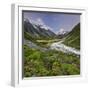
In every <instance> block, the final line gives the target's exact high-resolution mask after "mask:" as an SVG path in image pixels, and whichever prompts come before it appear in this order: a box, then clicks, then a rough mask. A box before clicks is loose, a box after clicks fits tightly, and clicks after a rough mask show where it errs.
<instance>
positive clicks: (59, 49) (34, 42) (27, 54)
mask: <svg viewBox="0 0 90 90" xmlns="http://www.w3.org/2000/svg"><path fill="white" fill-rule="evenodd" d="M23 30H24V77H41V76H62V75H79V74H80V23H78V24H77V25H75V26H74V27H73V28H72V30H71V31H68V32H66V31H64V30H63V29H62V30H61V31H60V32H58V33H57V34H56V33H54V32H53V31H52V30H51V28H49V27H48V26H44V25H41V24H39V23H38V24H36V23H33V22H32V21H30V20H28V19H24V21H23Z"/></svg>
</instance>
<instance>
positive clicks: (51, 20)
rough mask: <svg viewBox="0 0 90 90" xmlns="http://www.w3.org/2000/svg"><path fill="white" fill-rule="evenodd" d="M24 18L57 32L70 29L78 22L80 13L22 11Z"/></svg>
mask: <svg viewBox="0 0 90 90" xmlns="http://www.w3.org/2000/svg"><path fill="white" fill-rule="evenodd" d="M23 13H24V18H27V19H29V21H32V22H34V23H39V24H41V25H44V26H45V27H48V28H50V29H51V30H52V31H53V32H55V33H57V32H59V31H60V30H62V29H63V30H64V31H70V30H72V28H73V27H74V26H75V25H76V24H78V23H79V22H80V14H69V13H50V12H32V11H24V12H23Z"/></svg>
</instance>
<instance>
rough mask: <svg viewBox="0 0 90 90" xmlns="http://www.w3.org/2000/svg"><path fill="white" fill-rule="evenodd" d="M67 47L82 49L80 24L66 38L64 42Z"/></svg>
mask: <svg viewBox="0 0 90 90" xmlns="http://www.w3.org/2000/svg"><path fill="white" fill-rule="evenodd" d="M63 43H64V44H66V45H67V46H70V47H74V48H76V49H80V23H79V24H77V25H76V26H75V27H74V28H73V30H72V31H71V32H70V33H69V34H68V35H67V36H66V37H65V40H64V42H63Z"/></svg>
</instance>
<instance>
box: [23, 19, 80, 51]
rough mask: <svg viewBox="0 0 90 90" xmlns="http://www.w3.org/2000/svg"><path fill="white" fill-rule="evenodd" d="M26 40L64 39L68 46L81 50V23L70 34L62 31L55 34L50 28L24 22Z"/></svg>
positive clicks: (27, 21) (26, 20)
mask: <svg viewBox="0 0 90 90" xmlns="http://www.w3.org/2000/svg"><path fill="white" fill-rule="evenodd" d="M24 38H25V39H28V40H30V41H33V42H34V41H35V40H36V39H47V40H48V39H55V38H58V39H60V38H64V42H63V43H64V44H65V45H67V46H71V47H75V48H77V49H80V23H79V24H77V25H76V26H75V27H74V28H73V29H72V30H71V31H70V32H65V30H61V31H59V32H58V34H55V33H54V32H52V30H50V29H49V28H44V26H42V25H40V24H34V23H32V22H30V21H29V20H28V19H25V20H24Z"/></svg>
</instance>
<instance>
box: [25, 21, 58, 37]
mask: <svg viewBox="0 0 90 90" xmlns="http://www.w3.org/2000/svg"><path fill="white" fill-rule="evenodd" d="M24 32H26V33H28V34H29V35H30V36H31V37H33V38H52V37H56V34H55V33H54V32H52V31H51V30H49V29H46V28H44V27H43V26H42V25H39V24H38V25H36V24H33V23H31V22H30V21H29V20H28V19H25V20H24Z"/></svg>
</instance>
